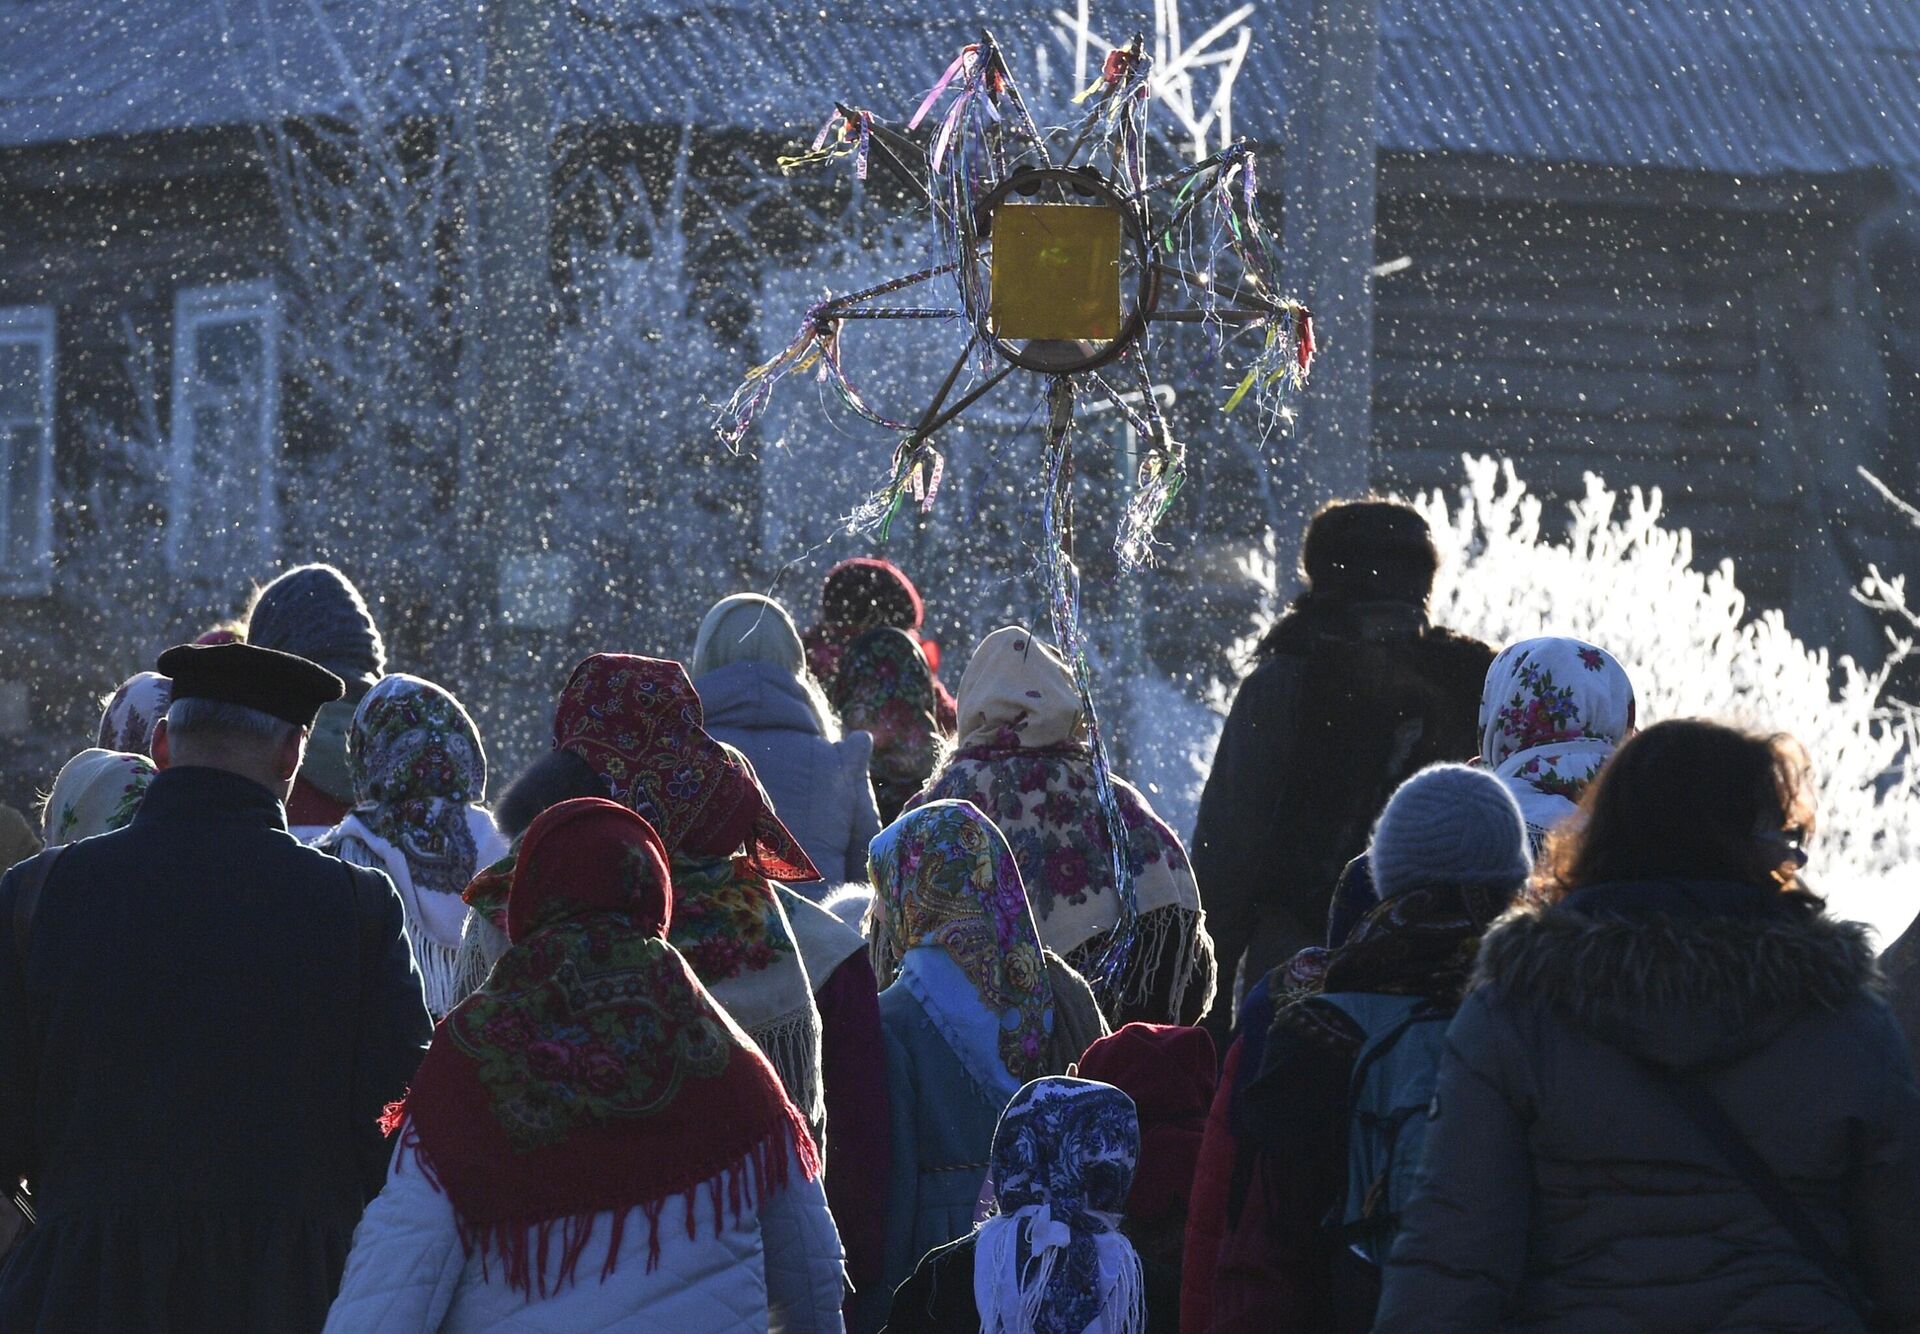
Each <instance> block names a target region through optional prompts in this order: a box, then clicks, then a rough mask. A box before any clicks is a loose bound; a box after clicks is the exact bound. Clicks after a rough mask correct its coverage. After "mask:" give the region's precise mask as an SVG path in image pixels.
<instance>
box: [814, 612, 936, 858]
mask: <svg viewBox="0 0 1920 1334" xmlns="http://www.w3.org/2000/svg"><path fill="white" fill-rule="evenodd" d="M936 684H937V683H936V682H935V681H934V678H933V671H932V669H931V668H929V667H928V666H927V660H926V659H925V658H923V657H921V656H920V650H919V649H918V648H917V647H915V645H914V642H913V640H912V638H911V637H910V636H908V634H907V633H906V632H905V631H904V630H896V629H894V628H893V627H892V626H882V627H880V628H879V629H877V630H869V631H867V632H866V633H865V634H863V635H861V636H860V637H859V638H858V639H856V640H854V641H853V643H852V644H850V645H848V647H847V651H846V654H845V656H844V657H842V659H841V661H840V674H839V675H838V676H837V677H836V678H835V679H834V683H833V707H834V709H835V710H836V711H837V712H838V713H839V715H840V723H841V726H843V727H845V728H846V729H847V730H848V731H849V732H855V731H858V732H865V733H867V734H868V735H869V736H871V737H872V738H873V758H872V759H871V760H870V761H869V764H868V767H869V771H870V772H871V774H872V776H873V795H874V798H875V800H876V801H877V802H878V803H879V809H880V819H881V820H882V821H884V822H885V823H887V824H892V823H893V822H894V821H895V820H896V819H898V818H899V816H900V812H901V811H902V810H904V809H906V805H907V803H908V802H909V801H911V800H912V799H913V798H914V797H915V796H916V795H917V794H918V793H919V792H920V790H921V788H922V787H924V786H925V785H926V782H927V780H928V779H929V778H931V777H932V776H933V771H934V769H935V768H936V767H938V765H939V763H940V754H941V752H942V751H943V750H944V749H945V748H946V744H947V739H948V737H949V735H950V731H949V729H946V728H943V727H942V726H941V724H940V723H939V721H938V720H937V719H936V717H935V706H936V704H937V702H938V701H937V699H936V696H935V689H934V687H935V685H936Z"/></svg>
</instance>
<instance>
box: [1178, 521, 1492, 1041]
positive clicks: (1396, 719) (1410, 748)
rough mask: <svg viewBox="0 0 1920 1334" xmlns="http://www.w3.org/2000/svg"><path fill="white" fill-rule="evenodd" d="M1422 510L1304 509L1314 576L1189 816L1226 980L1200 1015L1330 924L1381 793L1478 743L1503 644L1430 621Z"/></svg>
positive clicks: (1429, 547) (1223, 1018) (1430, 564)
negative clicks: (1339, 885)
mask: <svg viewBox="0 0 1920 1334" xmlns="http://www.w3.org/2000/svg"><path fill="white" fill-rule="evenodd" d="M1439 560H1440V558H1439V554H1438V552H1437V551H1436V550H1435V549H1434V545H1433V538H1432V534H1431V533H1430V532H1429V531H1428V529H1427V524H1426V520H1424V519H1422V518H1421V517H1420V515H1419V513H1418V512H1417V511H1415V510H1414V509H1412V508H1411V507H1409V506H1407V505H1403V504H1399V503H1397V502H1391V501H1382V500H1362V501H1347V502H1342V503H1338V504H1334V505H1329V506H1328V507H1327V508H1325V509H1323V510H1321V511H1320V512H1319V513H1318V514H1316V515H1315V516H1314V517H1313V520H1312V522H1310V523H1309V524H1308V525H1307V531H1306V536H1305V538H1304V540H1303V542H1302V544H1301V552H1300V572H1301V575H1302V577H1303V579H1304V581H1305V584H1306V587H1305V590H1304V591H1303V592H1302V593H1301V594H1300V595H1299V596H1298V597H1296V598H1295V599H1294V601H1293V604H1292V606H1290V607H1289V608H1288V609H1287V612H1286V614H1285V615H1283V616H1282V617H1281V618H1280V619H1279V620H1278V621H1277V622H1275V623H1274V626H1273V628H1272V629H1271V630H1269V631H1268V632H1267V634H1266V637H1265V638H1264V639H1262V640H1261V641H1260V644H1259V646H1258V648H1257V649H1256V650H1255V657H1256V659H1257V665H1256V666H1255V667H1254V669H1253V671H1252V672H1251V673H1250V674H1249V675H1248V676H1247V677H1246V679H1245V680H1243V681H1242V682H1241V683H1240V688H1239V690H1238V691H1237V692H1236V693H1235V695H1234V701H1233V708H1232V710H1231V712H1230V713H1229V714H1228V716H1227V722H1226V726H1225V728H1224V730H1223V731H1222V732H1221V734H1220V745H1219V748H1218V749H1217V750H1216V751H1215V753H1214V758H1213V767H1212V769H1211V771H1210V772H1209V773H1208V775H1207V782H1206V787H1205V790H1204V791H1203V792H1202V794H1201V798H1200V813H1199V816H1198V818H1197V820H1196V822H1195V825H1194V832H1193V870H1194V875H1195V876H1196V877H1197V878H1198V879H1199V882H1200V892H1201V895H1202V897H1203V901H1204V904H1205V907H1206V910H1207V924H1208V928H1209V930H1210V931H1211V932H1212V934H1213V940H1214V947H1215V952H1216V955H1217V958H1218V962H1219V969H1220V983H1219V990H1218V993H1217V995H1216V999H1215V1001H1214V1008H1213V1012H1212V1015H1211V1016H1210V1017H1209V1019H1208V1026H1209V1027H1210V1028H1213V1029H1214V1031H1215V1034H1216V1036H1222V1035H1224V1034H1225V1033H1226V1032H1227V1031H1228V1030H1229V1029H1230V1028H1231V1027H1232V1025H1233V1020H1234V1017H1235V1008H1234V1007H1235V1006H1236V1005H1237V1004H1238V1000H1239V995H1240V993H1239V992H1238V991H1236V984H1235V978H1236V971H1237V975H1238V977H1239V978H1240V986H1241V987H1243V988H1245V987H1251V986H1253V984H1254V983H1255V982H1257V981H1258V980H1259V979H1260V978H1262V977H1264V976H1265V975H1266V974H1267V973H1268V972H1269V971H1270V970H1271V969H1272V968H1273V967H1274V966H1275V965H1277V964H1280V963H1283V962H1285V961H1286V960H1287V959H1288V958H1290V957H1292V955H1293V954H1294V953H1295V952H1296V951H1298V950H1300V949H1302V948H1304V947H1306V946H1309V945H1317V944H1320V943H1322V942H1323V941H1324V939H1325V936H1326V928H1327V917H1328V906H1329V903H1330V901H1331V899H1332V896H1333V890H1334V884H1335V881H1336V880H1337V879H1338V878H1339V875H1340V872H1341V870H1342V868H1343V867H1345V866H1346V865H1347V863H1348V862H1350V861H1351V860H1352V859H1353V858H1354V857H1355V856H1357V855H1358V854H1359V852H1360V850H1361V849H1362V848H1363V847H1365V846H1366V842H1367V833H1368V831H1369V830H1370V829H1372V827H1373V822H1374V820H1375V819H1376V818H1378V816H1379V814H1380V810H1381V808H1382V807H1383V806H1385V805H1386V800H1387V797H1388V796H1389V795H1390V794H1391V793H1392V792H1393V790H1394V788H1396V787H1398V786H1399V785H1400V783H1401V782H1403V781H1404V780H1405V779H1407V778H1408V777H1410V776H1411V775H1413V774H1415V773H1417V772H1419V771H1420V770H1421V769H1424V768H1425V767H1426V766H1427V765H1429V764H1433V763H1436V762H1438V761H1443V760H1454V761H1465V760H1468V759H1470V758H1472V756H1473V755H1474V753H1475V751H1476V749H1477V745H1476V742H1477V740H1478V733H1477V730H1476V729H1475V726H1474V720H1475V714H1476V709H1477V706H1478V703H1479V699H1480V691H1481V687H1482V685H1483V683H1484V682H1485V680H1486V674H1487V667H1488V665H1489V664H1490V663H1491V662H1492V660H1493V650H1492V649H1490V648H1488V647H1487V646H1486V645H1485V644H1482V643H1480V642H1479V641H1478V640H1476V639H1471V638H1469V637H1467V636H1465V635H1461V634H1457V633H1455V632H1453V631H1450V630H1446V629H1443V628H1441V627H1439V626H1435V625H1433V624H1432V623H1431V622H1430V621H1429V620H1428V616H1427V599H1428V597H1429V595H1430V594H1431V593H1432V591H1433V578H1434V573H1435V571H1436V570H1437V569H1438V567H1439Z"/></svg>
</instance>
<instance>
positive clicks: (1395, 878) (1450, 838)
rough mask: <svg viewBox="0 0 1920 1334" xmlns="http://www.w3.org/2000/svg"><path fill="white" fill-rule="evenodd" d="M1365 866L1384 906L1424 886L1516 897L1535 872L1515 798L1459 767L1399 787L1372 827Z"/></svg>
mask: <svg viewBox="0 0 1920 1334" xmlns="http://www.w3.org/2000/svg"><path fill="white" fill-rule="evenodd" d="M1368 860H1369V861H1370V862H1371V864H1372V869H1373V883H1374V886H1375V888H1377V889H1378V890H1379V892H1380V897H1381V898H1382V899H1383V900H1384V899H1390V898H1392V897H1393V896H1394V895H1396V894H1404V893H1406V892H1407V891H1408V890H1410V889H1420V888H1422V887H1423V886H1428V885H1463V886H1492V887H1508V888H1511V889H1514V890H1518V889H1519V888H1520V886H1521V885H1523V884H1524V883H1526V879H1527V876H1528V875H1530V874H1532V872H1533V858H1532V856H1531V855H1530V853H1529V851H1528V846H1527V827H1526V824H1525V822H1524V821H1523V820H1522V819H1521V818H1520V807H1519V805H1518V804H1517V803H1515V801H1514V799H1513V794H1512V793H1511V792H1509V791H1507V785H1506V784H1505V783H1502V782H1501V781H1500V780H1499V779H1497V778H1495V777H1494V776H1493V775H1492V774H1490V773H1488V772H1486V770H1484V769H1470V768H1468V767H1467V766H1466V765H1464V764H1436V765H1434V766H1433V767H1432V768H1429V769H1422V770H1421V771H1420V772H1419V773H1417V774H1415V775H1414V776H1413V777H1411V778H1409V779H1408V780H1407V781H1406V782H1404V783H1402V784H1401V785H1400V786H1399V788H1398V789H1396V790H1395V792H1394V794H1393V796H1392V797H1390V798H1388V800H1387V808H1386V809H1385V810H1384V811H1382V812H1381V813H1380V821H1379V823H1378V824H1376V825H1374V827H1373V850H1372V852H1371V854H1370V856H1369V859H1368Z"/></svg>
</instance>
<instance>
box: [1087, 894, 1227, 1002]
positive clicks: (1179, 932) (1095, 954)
mask: <svg viewBox="0 0 1920 1334" xmlns="http://www.w3.org/2000/svg"><path fill="white" fill-rule="evenodd" d="M1200 922H1201V914H1200V913H1198V912H1196V911H1194V910H1193V909H1191V908H1183V907H1181V906H1179V905H1178V904H1169V905H1167V906H1165V907H1160V908H1150V909H1148V910H1147V911H1146V912H1143V913H1141V914H1140V916H1139V917H1137V918H1135V919H1134V932H1135V934H1134V938H1133V947H1132V949H1131V950H1130V952H1129V956H1128V957H1129V961H1130V963H1132V964H1133V966H1131V967H1130V968H1129V969H1128V973H1127V987H1126V989H1125V990H1124V991H1122V992H1121V993H1120V994H1119V996H1117V997H1116V998H1115V999H1114V1002H1113V1013H1112V1014H1110V1015H1109V1016H1108V1019H1109V1021H1110V1022H1113V1023H1115V1024H1117V1023H1118V1022H1119V1021H1118V1018H1117V1016H1118V1015H1119V1014H1120V1013H1121V1012H1122V1011H1123V1010H1125V1011H1134V1010H1138V1009H1141V1008H1143V1007H1144V1006H1145V1005H1146V1004H1147V1002H1148V1001H1150V1000H1153V999H1155V988H1157V987H1158V986H1159V985H1160V977H1161V974H1162V973H1163V972H1164V971H1165V964H1166V961H1167V960H1168V959H1169V958H1171V959H1172V960H1173V961H1174V962H1173V978H1172V982H1171V985H1169V987H1168V989H1167V994H1166V997H1165V1000H1166V1006H1167V1013H1166V1014H1165V1015H1155V1016H1154V1017H1153V1022H1154V1023H1161V1024H1177V1023H1179V1022H1180V1015H1181V1014H1182V1013H1183V1012H1184V1006H1185V1003H1186V997H1187V991H1188V989H1189V988H1190V987H1192V986H1193V983H1194V978H1195V974H1196V973H1198V972H1199V963H1200V960H1199V951H1198V950H1197V949H1196V948H1195V946H1196V944H1197V943H1198V937H1199V933H1200ZM1175 936H1177V937H1179V938H1180V940H1181V941H1182V942H1184V946H1185V947H1184V948H1182V949H1180V950H1178V951H1177V952H1175V953H1173V954H1171V955H1169V954H1168V952H1167V949H1166V946H1167V943H1168V941H1169V939H1170V938H1172V937H1175ZM1110 940H1111V936H1110V935H1109V934H1107V933H1102V934H1100V935H1098V936H1095V937H1093V939H1091V940H1089V941H1087V942H1086V943H1085V944H1084V945H1080V946H1077V947H1075V948H1074V949H1073V950H1072V951H1071V952H1070V953H1069V954H1068V955H1067V962H1068V963H1070V964H1072V965H1073V967H1074V969H1075V970H1076V971H1078V972H1080V973H1081V974H1082V975H1083V976H1087V977H1091V976H1092V975H1093V974H1092V973H1091V972H1090V971H1089V969H1091V968H1094V967H1095V966H1097V965H1098V964H1099V962H1100V958H1101V956H1102V955H1104V954H1105V952H1106V950H1107V948H1108V945H1109V942H1110ZM1136 961H1137V962H1136Z"/></svg>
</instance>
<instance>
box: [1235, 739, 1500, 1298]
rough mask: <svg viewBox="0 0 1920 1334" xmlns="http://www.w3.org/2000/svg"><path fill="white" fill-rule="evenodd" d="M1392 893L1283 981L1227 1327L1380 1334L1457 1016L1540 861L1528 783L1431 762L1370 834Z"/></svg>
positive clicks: (1252, 1075)
mask: <svg viewBox="0 0 1920 1334" xmlns="http://www.w3.org/2000/svg"><path fill="white" fill-rule="evenodd" d="M1370 857H1371V861H1372V865H1373V872H1374V875H1375V877H1376V880H1377V883H1378V884H1379V887H1380V892H1381V895H1382V898H1381V902H1380V904H1379V905H1378V906H1377V907H1375V908H1374V909H1373V911H1372V912H1370V913H1369V914H1368V915H1367V916H1366V917H1365V918H1363V919H1362V920H1361V922H1360V924H1359V925H1358V926H1357V927H1356V928H1355V930H1354V932H1353V934H1352V935H1351V936H1350V937H1349V938H1348V939H1347V941H1346V943H1345V944H1344V945H1342V946H1341V947H1340V948H1339V949H1337V950H1333V951H1331V952H1326V951H1308V952H1304V953H1303V954H1302V955H1300V956H1296V963H1295V965H1294V968H1293V969H1292V970H1291V975H1290V976H1289V977H1288V978H1287V979H1286V981H1285V985H1284V986H1279V987H1278V988H1277V989H1276V991H1275V994H1276V996H1278V997H1280V1001H1279V1008H1278V1012H1277V1013H1276V1014H1275V1016H1274V1018H1273V1022H1272V1025H1271V1028H1270V1031H1269V1032H1268V1033H1267V1035H1266V1041H1265V1043H1264V1044H1263V1045H1262V1047H1261V1056H1260V1065H1259V1068H1258V1069H1257V1070H1253V1071H1248V1072H1247V1074H1246V1075H1245V1076H1243V1078H1244V1079H1245V1080H1246V1088H1245V1092H1244V1094H1243V1096H1242V1097H1241V1099H1240V1100H1239V1102H1238V1105H1237V1106H1236V1107H1235V1109H1234V1112H1235V1117H1236V1120H1237V1122H1238V1130H1239V1141H1240V1145H1241V1151H1240V1154H1239V1156H1238V1159H1237V1161H1236V1162H1235V1164H1234V1171H1233V1175H1232V1178H1231V1179H1230V1182H1229V1187H1228V1191H1227V1199H1228V1215H1227V1217H1228V1223H1229V1230H1228V1234H1227V1237H1226V1240H1225V1244H1224V1245H1223V1246H1222V1247H1221V1250H1220V1254H1219V1261H1218V1266H1217V1268H1216V1269H1215V1270H1214V1273H1213V1321H1212V1325H1211V1328H1212V1329H1214V1330H1218V1331H1221V1332H1222V1334H1227V1332H1228V1331H1254V1330H1272V1331H1276V1334H1295V1332H1297V1334H1356V1332H1357V1334H1364V1332H1365V1331H1366V1330H1368V1329H1371V1328H1372V1326H1373V1316H1374V1308H1375V1306H1376V1305H1377V1303H1378V1301H1379V1295H1380V1266H1381V1264H1382V1262H1383V1261H1384V1260H1385V1258H1386V1255H1387V1252H1388V1250H1389V1248H1390V1247H1391V1246H1392V1243H1393V1232H1394V1220H1395V1218H1396V1217H1397V1216H1398V1214H1399V1212H1400V1211H1401V1210H1402V1209H1404V1208H1405V1206H1406V1202H1407V1198H1408V1196H1409V1195H1410V1194H1411V1191H1412V1183H1413V1179H1414V1168H1415V1167H1416V1166H1417V1165H1418V1163H1419V1158H1420V1145H1421V1139H1422V1137H1423V1136H1424V1134H1425V1132H1426V1130H1427V1126H1428V1121H1427V1107H1428V1104H1429V1103H1430V1102H1431V1101H1432V1097H1433V1085H1434V1077H1435V1075H1436V1073H1437V1072H1438V1070H1439V1066H1440V1053H1441V1049H1442V1044H1443V1041H1444V1035H1445V1032H1446V1028H1447V1024H1448V1021H1449V1020H1451V1019H1452V1018H1453V1014H1454V1011H1455V1010H1456V1009H1458V1008H1459V1005H1460V999H1461V995H1462V993H1463V992H1464V991H1465V989H1466V985H1467V979H1468V977H1469V976H1470V975H1471V974H1472V971H1473V964H1474V958H1475V956H1476V954H1477V952H1478V950H1479V945H1480V938H1481V935H1482V934H1483V933H1484V932H1485V931H1486V929H1487V927H1488V926H1489V925H1490V924H1491V923H1492V922H1493V921H1494V920H1495V919H1496V918H1498V917H1499V916H1500V914H1501V913H1503V912H1504V911H1506V909H1507V907H1508V905H1509V904H1510V903H1511V902H1512V900H1513V897H1514V895H1515V894H1516V893H1518V891H1519V890H1520V888H1521V887H1522V886H1523V885H1524V884H1525V883H1526V880H1527V876H1528V874H1529V872H1530V871H1531V870H1532V863H1531V858H1530V856H1529V853H1528V845H1527V837H1526V828H1525V825H1524V824H1523V822H1522V817H1521V814H1520V808H1519V806H1518V805H1517V804H1516V803H1515V801H1514V799H1513V795H1512V793H1511V792H1509V791H1508V790H1507V789H1506V787H1505V786H1504V785H1503V784H1502V783H1501V782H1500V780H1499V779H1497V778H1495V777H1493V776H1492V775H1490V774H1488V773H1486V772H1485V771H1484V770H1480V769H1470V768H1467V767H1466V766H1464V765H1457V764H1443V765H1435V766H1434V767H1432V768H1430V769H1425V770H1423V771H1421V772H1420V773H1418V774H1415V775H1414V776H1413V777H1412V778H1410V779H1408V780H1407V781H1406V782H1405V783H1403V784H1401V785H1400V787H1399V789H1398V790H1396V791H1395V792H1394V794H1393V797H1392V798H1391V799H1390V800H1389V801H1388V802H1387V808H1386V810H1384V811H1382V812H1381V814H1380V820H1379V823H1378V824H1376V825H1375V826H1374V831H1373V841H1372V843H1371V845H1370Z"/></svg>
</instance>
